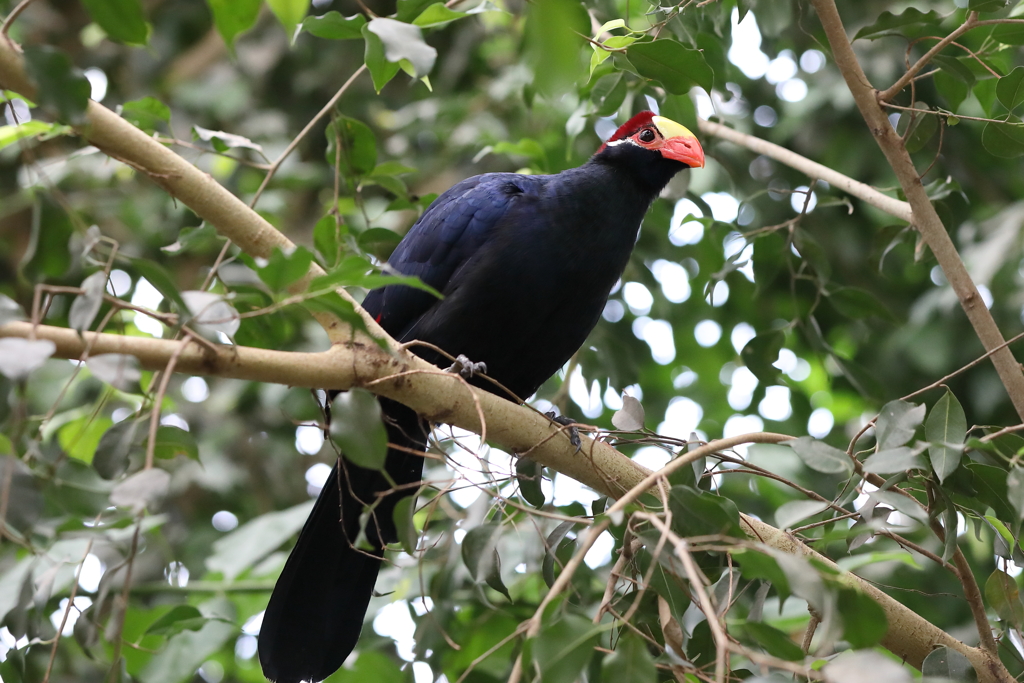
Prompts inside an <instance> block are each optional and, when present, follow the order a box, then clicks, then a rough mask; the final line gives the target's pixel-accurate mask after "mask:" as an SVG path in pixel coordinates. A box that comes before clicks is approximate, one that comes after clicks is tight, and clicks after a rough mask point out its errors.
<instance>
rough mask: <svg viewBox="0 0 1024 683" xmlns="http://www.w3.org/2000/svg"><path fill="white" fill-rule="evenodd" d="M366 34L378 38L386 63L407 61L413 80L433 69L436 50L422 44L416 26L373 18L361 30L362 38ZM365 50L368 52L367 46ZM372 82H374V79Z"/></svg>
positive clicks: (421, 38) (383, 18)
mask: <svg viewBox="0 0 1024 683" xmlns="http://www.w3.org/2000/svg"><path fill="white" fill-rule="evenodd" d="M367 33H371V34H374V35H376V36H377V37H378V38H380V41H381V46H382V47H383V49H384V58H385V59H386V60H387V61H388V62H394V63H398V62H400V61H402V60H403V59H407V60H409V63H410V64H412V67H413V76H414V77H415V78H422V77H423V76H426V75H427V74H429V73H430V70H431V69H433V68H434V62H435V61H436V60H437V50H436V49H435V48H433V47H431V46H430V45H427V43H426V42H424V40H423V32H422V31H421V30H420V28H419V27H418V26H413V25H412V24H406V23H404V22H401V21H395V20H394V19H387V18H385V17H375V18H373V19H371V20H370V23H368V24H367V25H366V27H365V29H364V30H363V35H364V36H365V35H366V34H367ZM367 50H369V44H367ZM367 66H369V63H367ZM374 82H376V78H375V79H374ZM381 87H383V86H381ZM377 92H380V88H377Z"/></svg>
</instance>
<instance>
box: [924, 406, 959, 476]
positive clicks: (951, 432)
mask: <svg viewBox="0 0 1024 683" xmlns="http://www.w3.org/2000/svg"><path fill="white" fill-rule="evenodd" d="M924 433H925V438H926V439H928V441H929V442H930V443H931V445H929V446H928V458H929V459H930V460H931V463H932V469H933V470H935V475H936V476H937V477H938V478H939V483H940V484H941V483H942V482H943V481H945V480H946V477H948V476H949V475H950V474H952V473H953V471H954V470H956V468H957V467H959V466H960V459H961V458H962V457H963V454H964V452H963V447H962V446H961V444H963V442H964V439H966V437H967V417H966V416H965V415H964V409H963V408H962V407H961V406H960V402H959V401H957V400H956V396H954V395H953V392H951V391H948V390H947V391H946V393H945V395H943V397H942V398H940V399H939V400H938V401H937V402H936V403H935V407H934V408H932V412H931V413H930V414H929V415H928V420H927V421H926V422H925V425H924Z"/></svg>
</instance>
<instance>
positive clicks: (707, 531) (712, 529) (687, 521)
mask: <svg viewBox="0 0 1024 683" xmlns="http://www.w3.org/2000/svg"><path fill="white" fill-rule="evenodd" d="M668 504H669V509H670V510H672V530H673V531H675V532H676V533H677V534H679V535H680V536H682V537H689V536H713V535H725V536H735V537H737V538H743V537H744V536H743V530H742V529H741V528H740V513H739V509H738V508H737V507H736V504H735V503H734V502H732V501H731V500H729V499H728V498H724V497H722V496H718V495H715V494H713V493H710V492H709V491H698V490H697V489H694V488H691V487H689V486H673V487H672V488H671V489H670V490H669V498H668Z"/></svg>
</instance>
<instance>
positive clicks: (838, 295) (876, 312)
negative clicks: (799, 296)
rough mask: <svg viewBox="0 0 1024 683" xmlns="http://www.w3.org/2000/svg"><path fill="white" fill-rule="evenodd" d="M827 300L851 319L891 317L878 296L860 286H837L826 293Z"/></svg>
mask: <svg viewBox="0 0 1024 683" xmlns="http://www.w3.org/2000/svg"><path fill="white" fill-rule="evenodd" d="M828 301H829V303H831V304H832V305H833V306H834V307H835V309H836V310H837V311H839V312H840V313H842V314H843V315H845V316H846V317H847V318H851V319H853V320H859V319H862V318H869V317H872V316H875V317H878V318H883V319H892V317H893V316H892V313H890V312H889V310H888V309H886V307H885V304H883V303H882V302H881V301H879V300H878V297H876V296H875V295H874V294H872V293H871V292H869V291H867V290H866V289H861V288H860V287H837V288H835V289H833V290H832V291H831V292H829V293H828Z"/></svg>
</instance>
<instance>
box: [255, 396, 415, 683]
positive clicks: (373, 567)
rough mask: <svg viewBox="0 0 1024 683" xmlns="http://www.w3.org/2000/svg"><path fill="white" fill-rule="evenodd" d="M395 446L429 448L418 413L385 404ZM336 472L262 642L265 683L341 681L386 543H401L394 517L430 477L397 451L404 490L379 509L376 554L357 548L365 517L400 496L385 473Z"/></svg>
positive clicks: (285, 575)
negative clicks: (341, 669)
mask: <svg viewBox="0 0 1024 683" xmlns="http://www.w3.org/2000/svg"><path fill="white" fill-rule="evenodd" d="M381 408H382V409H383V411H384V415H385V421H386V422H387V423H388V424H387V429H388V441H390V442H391V443H393V444H400V445H403V446H406V447H408V448H411V449H415V450H422V449H423V447H424V444H425V442H426V439H425V435H424V430H423V428H422V427H421V426H420V424H419V422H420V421H419V419H418V417H417V415H416V413H414V412H413V411H412V410H410V409H409V408H406V407H405V406H403V405H401V404H400V403H395V402H394V401H390V400H387V399H381ZM340 468H341V470H340V476H339V465H335V467H334V469H333V470H331V475H330V477H329V478H328V479H327V483H326V484H324V488H323V490H322V491H321V492H320V496H319V497H318V498H317V500H316V505H314V506H313V511H312V512H311V513H310V515H309V519H307V520H306V524H305V525H304V526H303V527H302V532H301V533H300V534H299V540H298V542H297V543H296V544H295V548H294V549H293V550H292V553H291V555H290V556H289V557H288V562H287V563H286V564H285V566H284V570H283V571H282V572H281V576H280V578H279V579H278V580H277V585H276V586H275V587H274V593H273V595H271V596H270V604H269V605H267V611H266V614H264V616H263V626H262V628H261V629H260V636H259V654H260V664H261V665H262V666H263V673H264V675H265V676H266V677H267V678H269V679H270V680H272V681H277V683H298V682H299V681H322V680H323V679H325V678H327V677H328V676H330V675H331V674H332V673H334V672H335V671H336V670H337V669H338V668H339V667H341V665H342V663H343V662H344V661H345V658H346V657H348V655H349V653H351V652H352V649H353V648H354V647H355V645H356V641H358V640H359V632H360V631H361V630H362V626H363V618H364V616H365V614H366V607H367V605H368V604H369V602H370V597H371V595H372V594H373V586H374V584H375V583H376V581H377V572H378V571H379V570H380V565H381V563H382V559H381V558H382V557H383V554H384V552H383V550H382V546H383V544H385V543H391V542H394V541H396V540H397V534H396V532H395V525H394V521H393V517H392V514H393V512H394V508H395V504H396V503H398V501H399V500H401V498H403V497H405V496H407V495H410V494H412V493H414V492H415V487H413V486H408V485H411V484H415V483H416V482H418V481H419V480H420V478H421V476H422V470H423V458H422V457H420V456H418V455H414V454H412V453H407V452H405V451H399V450H397V449H391V450H389V451H388V456H387V463H386V469H387V472H388V474H389V475H390V476H391V478H392V479H393V480H394V481H395V483H396V484H398V485H399V486H403V485H407V486H404V487H403V488H401V489H400V490H399V491H398V492H396V493H392V494H389V495H388V496H385V497H384V498H383V500H381V502H380V503H379V504H378V505H377V506H376V508H375V511H374V516H373V518H374V519H373V521H371V522H368V523H367V528H366V536H367V538H368V539H369V541H370V543H371V544H372V545H373V547H374V549H373V550H371V551H367V550H361V549H357V548H355V547H354V545H353V544H354V543H355V540H356V538H357V537H358V535H359V516H360V515H361V514H362V513H363V510H364V507H365V506H367V505H370V504H372V503H373V502H374V501H375V500H376V499H377V495H376V494H377V493H378V492H380V491H387V490H389V489H391V488H392V486H391V484H389V483H388V481H387V480H386V479H385V478H384V476H383V475H382V474H381V473H380V472H376V471H374V470H367V469H363V468H361V467H356V466H355V465H353V464H352V463H350V462H342V463H340Z"/></svg>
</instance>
